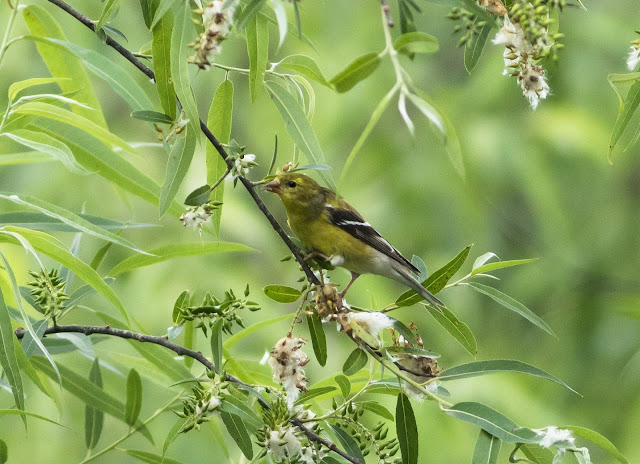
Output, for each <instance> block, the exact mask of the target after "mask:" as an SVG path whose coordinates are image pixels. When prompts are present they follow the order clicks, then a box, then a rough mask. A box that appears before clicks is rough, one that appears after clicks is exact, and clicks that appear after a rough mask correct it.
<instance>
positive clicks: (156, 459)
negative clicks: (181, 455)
mask: <svg viewBox="0 0 640 464" xmlns="http://www.w3.org/2000/svg"><path fill="white" fill-rule="evenodd" d="M123 451H124V452H125V453H127V454H128V455H129V456H131V457H134V458H136V459H137V460H139V461H142V462H146V463H147V464H182V463H181V462H180V461H176V460H175V459H171V458H168V457H166V456H160V455H159V454H154V453H150V452H148V451H142V450H132V449H128V450H123Z"/></svg>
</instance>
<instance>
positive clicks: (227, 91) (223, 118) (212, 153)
mask: <svg viewBox="0 0 640 464" xmlns="http://www.w3.org/2000/svg"><path fill="white" fill-rule="evenodd" d="M232 120H233V82H231V81H230V80H228V79H227V80H225V81H224V82H222V84H220V86H219V87H218V90H216V93H215V95H214V97H213V101H212V102H211V108H210V109H209V116H208V117H207V127H208V128H209V130H210V131H211V133H212V134H213V135H215V136H216V137H217V139H218V140H219V141H220V143H229V140H230V139H231V123H232ZM206 160H207V183H208V184H209V185H214V184H215V183H216V182H217V181H218V179H220V178H221V177H222V176H223V175H224V173H225V172H226V171H227V163H226V162H225V160H223V159H222V156H220V154H219V153H218V151H217V150H216V147H214V146H213V144H211V143H207V147H206ZM224 188H225V187H224V182H221V183H220V185H218V186H217V187H216V188H215V189H214V190H213V192H211V197H210V198H211V201H218V202H222V201H223V200H224ZM223 206H224V205H220V207H219V208H218V209H217V210H216V212H215V214H214V215H213V218H212V221H213V230H214V232H215V234H216V235H217V236H219V235H220V220H221V218H222V208H223Z"/></svg>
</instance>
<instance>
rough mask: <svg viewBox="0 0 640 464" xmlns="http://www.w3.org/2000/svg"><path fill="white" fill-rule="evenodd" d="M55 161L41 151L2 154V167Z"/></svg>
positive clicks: (0, 161)
mask: <svg viewBox="0 0 640 464" xmlns="http://www.w3.org/2000/svg"><path fill="white" fill-rule="evenodd" d="M48 161H55V159H54V158H51V156H49V155H47V154H46V153H42V152H40V151H24V152H20V153H7V154H0V166H12V165H14V164H30V163H46V162H48Z"/></svg>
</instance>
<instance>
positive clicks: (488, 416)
mask: <svg viewBox="0 0 640 464" xmlns="http://www.w3.org/2000/svg"><path fill="white" fill-rule="evenodd" d="M443 410H444V412H446V413H447V414H448V415H450V416H451V417H455V418H456V419H460V420H463V421H467V422H470V423H472V424H473V425H475V426H477V427H480V428H481V429H483V430H486V431H487V432H488V433H490V434H491V435H493V436H494V437H496V438H498V439H500V440H502V441H504V442H506V443H538V442H539V440H540V438H539V437H538V435H537V434H536V432H534V431H533V430H530V429H527V428H524V427H520V426H519V425H518V424H516V423H515V422H513V421H512V420H511V419H509V418H507V417H505V416H503V415H502V414H500V413H499V412H498V411H496V410H495V409H492V408H490V407H489V406H485V405H484V404H482V403H475V402H472V401H467V402H462V403H458V404H455V405H453V406H451V407H450V408H445V409H443Z"/></svg>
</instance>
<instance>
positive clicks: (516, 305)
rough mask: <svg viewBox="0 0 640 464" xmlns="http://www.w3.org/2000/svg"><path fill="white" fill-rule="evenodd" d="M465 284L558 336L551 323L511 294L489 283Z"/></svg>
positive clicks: (550, 333)
mask: <svg viewBox="0 0 640 464" xmlns="http://www.w3.org/2000/svg"><path fill="white" fill-rule="evenodd" d="M465 285H468V286H469V287H471V288H473V289H474V290H475V291H477V292H480V293H482V294H484V295H487V296H488V297H489V298H491V299H492V300H494V301H497V302H498V303H500V304H501V305H502V306H504V307H505V308H507V309H510V310H511V311H513V312H515V313H517V314H519V315H521V316H522V317H524V318H525V319H527V320H528V321H529V322H531V323H532V324H534V325H536V326H538V327H540V328H541V329H542V330H544V331H545V332H547V333H548V334H549V335H553V336H554V337H556V334H555V333H553V330H551V327H549V325H548V324H547V323H546V322H545V321H543V320H542V319H541V318H540V317H538V316H536V315H535V313H533V311H531V310H530V309H529V308H527V307H526V306H525V305H523V304H522V303H520V302H519V301H517V300H515V299H513V298H511V297H510V296H509V295H506V294H504V293H502V292H501V291H500V290H497V289H495V288H493V287H489V286H488V285H483V284H478V283H474V282H470V283H467V284H465ZM556 338H557V337H556Z"/></svg>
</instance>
